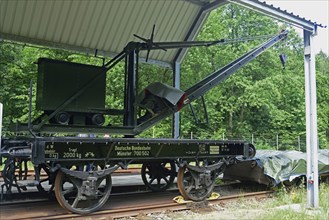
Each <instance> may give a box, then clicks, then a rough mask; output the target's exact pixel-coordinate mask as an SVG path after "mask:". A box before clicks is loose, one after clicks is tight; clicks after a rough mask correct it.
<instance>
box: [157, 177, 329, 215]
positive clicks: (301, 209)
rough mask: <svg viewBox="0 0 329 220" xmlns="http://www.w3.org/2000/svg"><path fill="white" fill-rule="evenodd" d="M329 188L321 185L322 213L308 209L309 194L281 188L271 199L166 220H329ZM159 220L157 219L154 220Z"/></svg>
mask: <svg viewBox="0 0 329 220" xmlns="http://www.w3.org/2000/svg"><path fill="white" fill-rule="evenodd" d="M328 196H329V184H328V183H327V184H325V183H321V184H320V188H319V209H316V210H312V209H308V208H307V191H306V189H305V188H303V187H298V188H292V189H289V190H287V189H286V188H280V189H278V190H277V193H276V194H275V195H274V196H273V197H272V198H269V199H260V200H259V199H250V198H243V197H241V198H240V199H239V200H238V201H235V202H231V203H227V204H223V205H220V206H219V207H217V206H215V211H213V212H206V213H205V212H203V213H193V212H188V213H184V215H182V214H179V212H178V213H176V214H172V215H171V216H168V218H166V219H181V220H187V219H188V220H190V219H193V220H194V219H195V220H196V219H197V220H203V219H204V220H206V219H207V220H226V219H239V220H246V219H248V220H249V219H254V220H327V219H329V199H328ZM293 207H294V208H293ZM151 219H157V218H151Z"/></svg>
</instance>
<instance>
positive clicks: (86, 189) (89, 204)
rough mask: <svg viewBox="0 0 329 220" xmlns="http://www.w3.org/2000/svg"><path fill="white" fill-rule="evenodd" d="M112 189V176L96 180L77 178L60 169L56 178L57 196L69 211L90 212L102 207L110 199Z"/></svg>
mask: <svg viewBox="0 0 329 220" xmlns="http://www.w3.org/2000/svg"><path fill="white" fill-rule="evenodd" d="M111 189H112V179H111V176H110V175H108V176H105V177H102V178H99V179H97V180H96V181H95V182H93V181H88V180H87V181H86V180H81V179H77V178H75V177H72V176H69V175H67V174H65V173H63V172H62V171H58V173H57V176H56V180H55V196H56V199H57V201H58V203H59V204H60V205H61V206H62V207H63V208H64V209H66V210H67V211H69V212H72V213H77V214H88V213H91V212H94V211H97V210H98V209H100V208H101V207H102V206H103V205H104V204H105V203H106V202H107V200H108V198H109V196H110V194H111Z"/></svg>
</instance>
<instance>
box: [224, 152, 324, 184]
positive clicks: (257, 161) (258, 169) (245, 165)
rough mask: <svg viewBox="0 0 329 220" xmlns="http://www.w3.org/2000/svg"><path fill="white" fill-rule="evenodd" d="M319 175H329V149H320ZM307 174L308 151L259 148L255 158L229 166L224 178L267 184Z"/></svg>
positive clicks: (291, 179)
mask: <svg viewBox="0 0 329 220" xmlns="http://www.w3.org/2000/svg"><path fill="white" fill-rule="evenodd" d="M318 154H319V162H318V164H319V175H325V174H326V175H329V149H323V150H319V152H318ZM302 176H306V153H303V152H300V151H274V150H258V151H257V154H256V156H255V157H254V158H252V159H249V160H242V159H241V160H240V161H239V162H238V163H237V164H236V165H232V166H231V167H228V169H226V171H225V172H224V178H226V179H236V180H248V181H256V182H259V183H262V184H266V185H272V186H275V185H278V184H279V183H280V182H284V181H290V182H292V181H293V180H294V179H295V178H296V177H302Z"/></svg>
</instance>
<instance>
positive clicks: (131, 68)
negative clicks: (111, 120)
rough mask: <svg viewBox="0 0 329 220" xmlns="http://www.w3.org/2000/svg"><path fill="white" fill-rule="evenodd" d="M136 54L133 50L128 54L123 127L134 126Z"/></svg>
mask: <svg viewBox="0 0 329 220" xmlns="http://www.w3.org/2000/svg"><path fill="white" fill-rule="evenodd" d="M136 62H137V54H136V51H135V50H132V51H131V52H130V53H129V54H128V66H127V85H126V95H125V103H124V104H125V110H126V113H125V116H124V125H125V126H136V110H135V105H134V104H135V98H136V90H137V70H136V68H137V67H138V65H136Z"/></svg>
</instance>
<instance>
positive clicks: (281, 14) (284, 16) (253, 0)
mask: <svg viewBox="0 0 329 220" xmlns="http://www.w3.org/2000/svg"><path fill="white" fill-rule="evenodd" d="M228 1H229V2H231V3H235V4H238V5H242V6H244V7H246V8H250V9H252V10H255V11H258V12H260V13H262V14H265V15H267V16H270V17H272V18H275V19H278V20H281V21H285V22H288V23H291V24H293V25H295V26H298V27H301V28H303V29H304V30H307V31H309V32H314V29H315V28H314V22H312V21H310V20H309V21H308V20H306V19H305V18H301V17H299V16H298V15H294V14H293V13H289V12H287V11H286V10H285V11H283V10H281V9H280V8H275V7H273V6H272V5H267V4H266V2H260V1H258V0H228Z"/></svg>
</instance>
